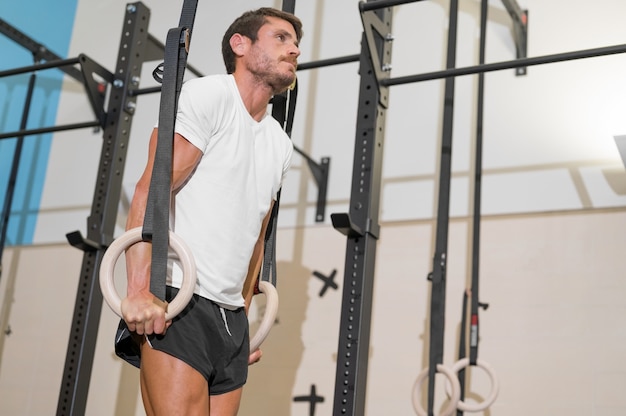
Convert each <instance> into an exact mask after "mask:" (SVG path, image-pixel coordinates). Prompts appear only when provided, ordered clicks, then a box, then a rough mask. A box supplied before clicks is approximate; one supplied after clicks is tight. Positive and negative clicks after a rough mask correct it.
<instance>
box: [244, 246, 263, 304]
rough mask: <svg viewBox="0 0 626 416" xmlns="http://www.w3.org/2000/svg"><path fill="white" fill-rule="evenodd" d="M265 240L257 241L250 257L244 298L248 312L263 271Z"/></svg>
mask: <svg viewBox="0 0 626 416" xmlns="http://www.w3.org/2000/svg"><path fill="white" fill-rule="evenodd" d="M263 253H264V250H263V240H259V241H257V243H256V244H255V246H254V251H253V253H252V258H251V259H250V265H249V266H248V274H247V276H246V282H245V284H244V286H243V293H242V294H243V298H244V300H245V305H246V306H245V309H246V314H247V313H248V309H249V308H250V303H251V302H252V296H254V287H255V285H256V281H257V279H258V277H259V273H260V271H261V265H262V264H263Z"/></svg>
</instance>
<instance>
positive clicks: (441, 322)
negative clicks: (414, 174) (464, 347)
mask: <svg viewBox="0 0 626 416" xmlns="http://www.w3.org/2000/svg"><path fill="white" fill-rule="evenodd" d="M458 3H459V2H458V0H451V1H450V11H449V14H450V17H449V25H448V53H447V60H446V68H454V67H455V65H456V45H457V22H458V12H459V4H458ZM454 86H455V79H454V78H453V77H451V78H446V80H445V92H444V94H445V97H444V108H443V130H442V138H441V160H440V165H439V196H438V208H437V231H436V241H435V256H434V259H433V272H432V282H431V283H432V284H431V297H430V345H429V351H428V352H429V357H428V358H429V359H428V410H427V411H428V415H429V416H431V415H433V407H434V402H435V374H436V373H437V366H438V365H439V364H442V363H443V353H444V333H445V309H446V273H447V271H446V265H447V261H448V259H447V250H448V226H449V220H450V182H451V176H452V126H453V121H454Z"/></svg>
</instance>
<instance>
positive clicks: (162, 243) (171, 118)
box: [142, 0, 198, 300]
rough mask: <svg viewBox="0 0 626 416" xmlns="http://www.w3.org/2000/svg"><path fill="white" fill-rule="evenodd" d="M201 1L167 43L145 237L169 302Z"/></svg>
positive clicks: (153, 285) (159, 289)
mask: <svg viewBox="0 0 626 416" xmlns="http://www.w3.org/2000/svg"><path fill="white" fill-rule="evenodd" d="M197 5H198V1H197V0H185V2H184V4H183V9H182V12H181V17H180V21H179V27H178V28H174V29H170V30H169V31H168V33H167V39H166V43H165V56H164V62H163V86H162V89H161V101H160V107H159V129H158V139H157V147H156V151H155V158H154V166H153V168H152V177H151V179H150V190H149V193H148V201H147V205H146V212H145V217H144V222H143V229H142V237H143V239H144V240H145V241H152V262H151V272H150V291H151V292H152V294H153V295H155V296H156V297H158V298H159V299H161V300H164V299H165V281H166V274H167V252H168V248H169V212H170V201H171V185H172V153H173V149H174V128H175V123H176V110H177V108H178V96H179V95H180V90H181V88H182V84H183V78H184V74H185V66H186V64H187V54H188V47H189V43H190V41H191V32H192V28H193V21H194V19H195V14H196V9H197Z"/></svg>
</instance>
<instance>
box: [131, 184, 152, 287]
mask: <svg viewBox="0 0 626 416" xmlns="http://www.w3.org/2000/svg"><path fill="white" fill-rule="evenodd" d="M146 200H147V186H146V185H145V180H144V179H140V181H139V182H138V183H137V186H136V188H135V194H134V196H133V200H132V201H131V204H130V209H129V211H128V218H127V220H126V230H130V229H132V228H136V227H140V226H142V225H143V218H144V214H145V208H146ZM151 260H152V244H150V243H146V242H138V243H136V244H133V245H132V246H130V247H129V248H128V249H127V250H126V274H127V281H128V283H127V294H128V295H133V294H136V293H139V292H142V291H149V290H150V265H151Z"/></svg>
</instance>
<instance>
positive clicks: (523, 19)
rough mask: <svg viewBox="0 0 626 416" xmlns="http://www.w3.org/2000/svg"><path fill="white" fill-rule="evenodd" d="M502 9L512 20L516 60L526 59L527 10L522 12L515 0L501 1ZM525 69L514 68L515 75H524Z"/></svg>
mask: <svg viewBox="0 0 626 416" xmlns="http://www.w3.org/2000/svg"><path fill="white" fill-rule="evenodd" d="M502 3H503V4H504V7H505V8H506V10H507V12H509V15H510V16H511V18H512V19H513V39H514V41H515V49H516V52H517V59H522V58H527V57H528V10H522V9H521V8H520V7H519V5H518V4H517V0H502ZM527 72H528V71H527V68H526V67H519V68H515V75H526V74H527Z"/></svg>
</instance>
